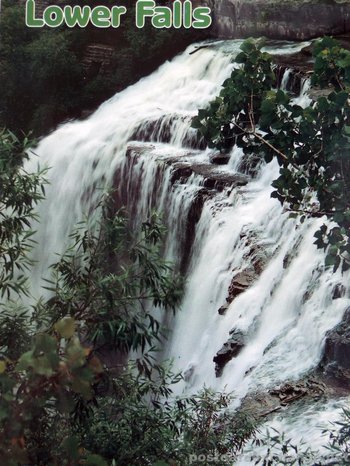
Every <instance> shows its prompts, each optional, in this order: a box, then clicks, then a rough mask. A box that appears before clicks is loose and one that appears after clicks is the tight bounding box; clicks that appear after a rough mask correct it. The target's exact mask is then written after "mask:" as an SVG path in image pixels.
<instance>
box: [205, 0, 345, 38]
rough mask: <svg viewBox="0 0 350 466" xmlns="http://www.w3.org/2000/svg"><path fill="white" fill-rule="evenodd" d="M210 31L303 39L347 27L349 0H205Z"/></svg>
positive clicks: (220, 34)
mask: <svg viewBox="0 0 350 466" xmlns="http://www.w3.org/2000/svg"><path fill="white" fill-rule="evenodd" d="M206 3H207V4H209V5H210V6H211V8H212V11H213V27H212V34H213V36H215V37H220V38H237V37H240V38H241V37H249V36H266V37H269V38H272V39H287V40H296V39H298V40H303V39H310V38H312V37H317V36H321V35H324V34H332V35H334V34H343V33H345V32H348V31H350V1H349V0H343V1H341V0H338V1H336V0H333V1H332V0H328V1H327V0H318V1H317V0H255V1H253V0H215V1H214V0H207V2H206Z"/></svg>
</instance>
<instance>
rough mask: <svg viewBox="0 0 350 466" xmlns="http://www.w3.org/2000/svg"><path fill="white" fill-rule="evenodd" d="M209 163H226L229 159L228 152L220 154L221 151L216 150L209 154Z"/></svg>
mask: <svg viewBox="0 0 350 466" xmlns="http://www.w3.org/2000/svg"><path fill="white" fill-rule="evenodd" d="M209 160H210V163H212V164H214V165H226V164H227V163H228V162H229V160H230V154H222V153H221V152H216V153H215V154H211V155H210V156H209Z"/></svg>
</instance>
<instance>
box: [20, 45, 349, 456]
mask: <svg viewBox="0 0 350 466" xmlns="http://www.w3.org/2000/svg"><path fill="white" fill-rule="evenodd" d="M240 44H241V42H240V41H226V42H223V41H220V42H216V43H212V44H210V43H209V44H205V47H204V48H202V47H201V48H200V49H199V50H198V51H196V52H195V53H190V52H194V51H195V48H194V47H190V48H189V49H188V50H186V51H185V52H184V53H183V54H181V55H180V56H178V57H177V58H175V59H174V60H173V61H171V62H168V63H166V64H164V65H163V66H162V67H161V68H160V69H159V70H158V71H156V72H155V73H154V74H153V75H151V76H149V77H148V78H145V79H143V80H141V81H140V82H139V83H137V84H135V85H134V86H132V87H130V88H128V89H126V90H125V91H123V92H121V93H120V94H117V95H116V96H114V97H113V98H112V99H110V100H109V101H108V102H106V103H105V104H103V105H102V106H101V107H100V108H99V109H98V110H97V111H96V112H95V113H94V114H93V115H92V116H91V117H89V118H88V119H87V120H85V121H77V122H71V123H67V124H65V125H63V126H61V127H60V128H59V129H58V130H56V131H55V132H54V133H52V134H51V135H49V136H48V137H46V138H45V139H43V140H42V141H41V142H40V144H39V146H38V147H37V149H36V150H35V152H36V154H37V156H38V157H37V156H33V157H32V158H31V160H30V161H29V163H28V165H29V167H32V168H33V167H34V166H35V165H36V164H37V163H38V161H39V162H40V165H41V166H48V167H50V170H49V172H48V178H49V182H50V184H49V186H48V188H47V196H46V200H45V201H44V202H43V203H42V204H41V205H40V211H39V214H40V218H41V223H40V225H39V229H38V233H37V238H36V239H37V241H38V246H37V248H36V250H35V252H34V254H35V258H36V259H37V261H38V267H37V269H36V270H35V271H34V273H33V275H32V287H33V294H34V295H37V296H38V295H40V294H42V290H41V288H40V286H41V278H42V277H43V276H45V275H46V274H47V270H48V266H49V265H50V263H52V262H54V261H55V253H58V254H61V253H62V252H63V251H64V250H65V248H66V246H67V244H68V235H69V233H70V232H71V231H72V230H73V228H74V226H75V224H76V223H77V222H78V221H80V220H81V219H82V218H84V215H85V214H87V213H89V214H90V216H91V214H92V212H93V210H94V208H95V206H96V204H97V202H98V199H99V196H100V193H101V190H104V189H105V188H106V187H109V186H113V187H114V188H115V189H116V193H117V194H116V199H118V203H120V205H122V204H123V205H125V206H126V207H127V209H128V210H129V212H130V215H131V217H132V219H133V220H134V221H135V222H137V221H142V220H143V219H144V218H146V216H147V214H148V213H149V211H150V210H151V209H156V210H158V211H160V212H161V213H162V214H163V217H164V220H165V222H166V224H167V226H168V230H169V233H168V237H167V242H166V246H165V254H166V256H167V258H169V259H171V260H173V261H175V262H177V266H178V267H179V268H180V270H182V271H183V272H184V273H186V276H187V286H186V292H185V296H184V299H183V303H182V306H181V309H180V310H179V311H178V312H177V315H176V316H175V318H174V319H173V322H172V328H171V333H170V338H169V341H168V342H167V343H166V345H165V348H164V356H165V357H169V358H172V359H173V360H174V364H175V367H176V368H177V369H180V370H183V371H184V372H185V374H186V377H185V380H184V381H183V382H182V385H179V386H178V390H179V392H180V391H183V390H184V391H186V392H192V391H196V390H199V389H201V388H202V387H203V384H206V385H210V386H212V387H213V388H215V389H218V390H222V389H226V390H228V391H231V390H232V391H234V394H235V402H234V404H235V405H236V406H237V405H238V404H239V402H240V400H241V399H242V398H243V397H244V396H245V395H246V394H247V393H249V392H252V391H255V390H257V389H259V390H266V389H267V388H269V387H271V386H274V385H276V384H277V383H279V382H283V381H286V380H290V379H298V378H300V377H301V376H302V375H303V374H305V373H306V372H307V371H308V370H310V369H312V368H313V367H315V366H316V365H317V364H318V362H319V359H320V355H321V351H322V344H323V340H324V336H325V333H326V331H327V330H329V329H330V328H332V327H334V325H336V324H337V323H338V322H339V321H340V319H341V317H342V315H343V313H344V311H345V309H346V308H347V306H348V305H349V299H348V298H347V297H342V298H339V299H337V300H332V291H333V290H334V289H335V287H336V286H337V284H339V283H341V282H343V283H344V284H346V277H344V276H343V277H342V276H341V275H340V273H335V274H333V273H331V272H328V271H325V270H324V256H323V253H322V252H321V251H318V250H317V249H316V247H315V246H314V245H313V244H312V243H313V233H314V231H315V230H316V229H317V227H318V226H319V225H320V222H321V221H322V220H321V219H318V220H310V221H305V222H304V223H303V224H302V225H299V224H298V223H297V222H296V221H295V220H293V219H289V218H288V215H287V214H284V213H283V211H282V208H281V206H280V205H279V203H278V202H277V201H276V200H274V199H272V198H271V197H270V193H271V181H272V180H273V179H274V178H275V177H276V173H277V170H278V167H277V166H276V165H274V164H273V163H270V164H268V165H262V166H260V167H255V171H254V170H252V167H249V164H248V168H247V164H246V161H244V160H243V155H242V153H241V152H240V151H239V150H237V149H234V153H233V154H232V157H231V160H230V162H229V164H228V165H227V166H224V167H219V166H216V167H215V166H213V165H210V164H209V152H208V151H207V150H201V141H198V138H197V136H196V134H195V132H194V131H193V130H192V129H191V128H190V121H191V118H192V117H193V116H194V115H195V114H196V112H197V110H198V108H201V107H205V106H206V105H207V104H208V102H209V101H210V100H211V99H212V98H213V97H215V96H216V95H217V94H218V92H219V90H220V86H221V84H222V82H223V81H224V80H225V79H226V78H227V77H228V76H229V75H230V73H231V71H232V68H233V66H234V64H233V63H232V57H233V56H234V55H235V54H236V53H237V52H238V49H239V46H240ZM303 45H304V44H301V45H298V46H296V45H294V44H292V45H290V44H287V45H285V46H279V48H277V47H269V48H268V50H269V51H272V52H273V53H278V52H281V51H282V50H281V49H283V53H292V52H295V51H296V48H297V47H300V48H301V47H303ZM287 78H288V76H286V78H285V80H284V82H285V83H286V82H287V81H288V79H287ZM305 86H307V83H306V84H305ZM300 99H302V100H305V99H307V97H306V96H305V95H304V94H303V95H302V96H301V97H300ZM135 140H136V141H137V142H129V141H135ZM27 168H28V167H27ZM237 171H241V172H242V173H240V174H239V173H237ZM245 175H246V176H245ZM250 175H253V176H250ZM237 277H240V279H242V277H243V278H244V277H245V280H248V283H247V285H249V286H246V289H245V290H242V291H243V292H242V293H240V294H239V295H237V296H236V297H235V299H233V300H232V302H230V303H227V301H226V298H227V295H228V289H229V287H230V284H231V283H232V280H233V279H235V278H236V280H237ZM229 301H231V299H230V300H229ZM225 304H226V306H224V305H225ZM222 306H224V307H225V312H223V313H222V314H223V315H220V314H219V313H218V310H219V309H220V308H222ZM231 331H233V332H239V334H240V335H241V336H242V338H243V340H244V345H243V348H242V350H241V352H240V353H239V354H238V355H237V356H236V357H234V358H232V359H231V360H230V361H228V362H227V364H226V366H225V367H224V368H223V370H222V375H221V377H216V374H215V367H214V363H213V357H214V356H215V354H216V353H217V352H218V351H219V350H220V348H221V347H222V346H223V345H224V344H225V343H226V342H227V341H228V340H229V338H230V332H231ZM242 464H243V463H242ZM247 464H249V463H247Z"/></svg>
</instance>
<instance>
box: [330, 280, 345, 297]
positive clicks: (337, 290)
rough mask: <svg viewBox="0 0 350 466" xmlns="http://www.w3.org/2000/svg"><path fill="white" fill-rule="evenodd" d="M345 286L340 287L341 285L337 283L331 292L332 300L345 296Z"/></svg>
mask: <svg viewBox="0 0 350 466" xmlns="http://www.w3.org/2000/svg"><path fill="white" fill-rule="evenodd" d="M345 292H346V290H345V286H344V285H342V284H341V283H338V284H337V285H335V287H334V288H333V291H332V299H339V298H343V297H344V296H345Z"/></svg>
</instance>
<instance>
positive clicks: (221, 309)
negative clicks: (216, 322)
mask: <svg viewBox="0 0 350 466" xmlns="http://www.w3.org/2000/svg"><path fill="white" fill-rule="evenodd" d="M227 309H228V305H227V304H224V305H223V306H221V307H220V309H219V310H218V313H219V314H220V315H221V316H223V315H225V314H226V312H227Z"/></svg>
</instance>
